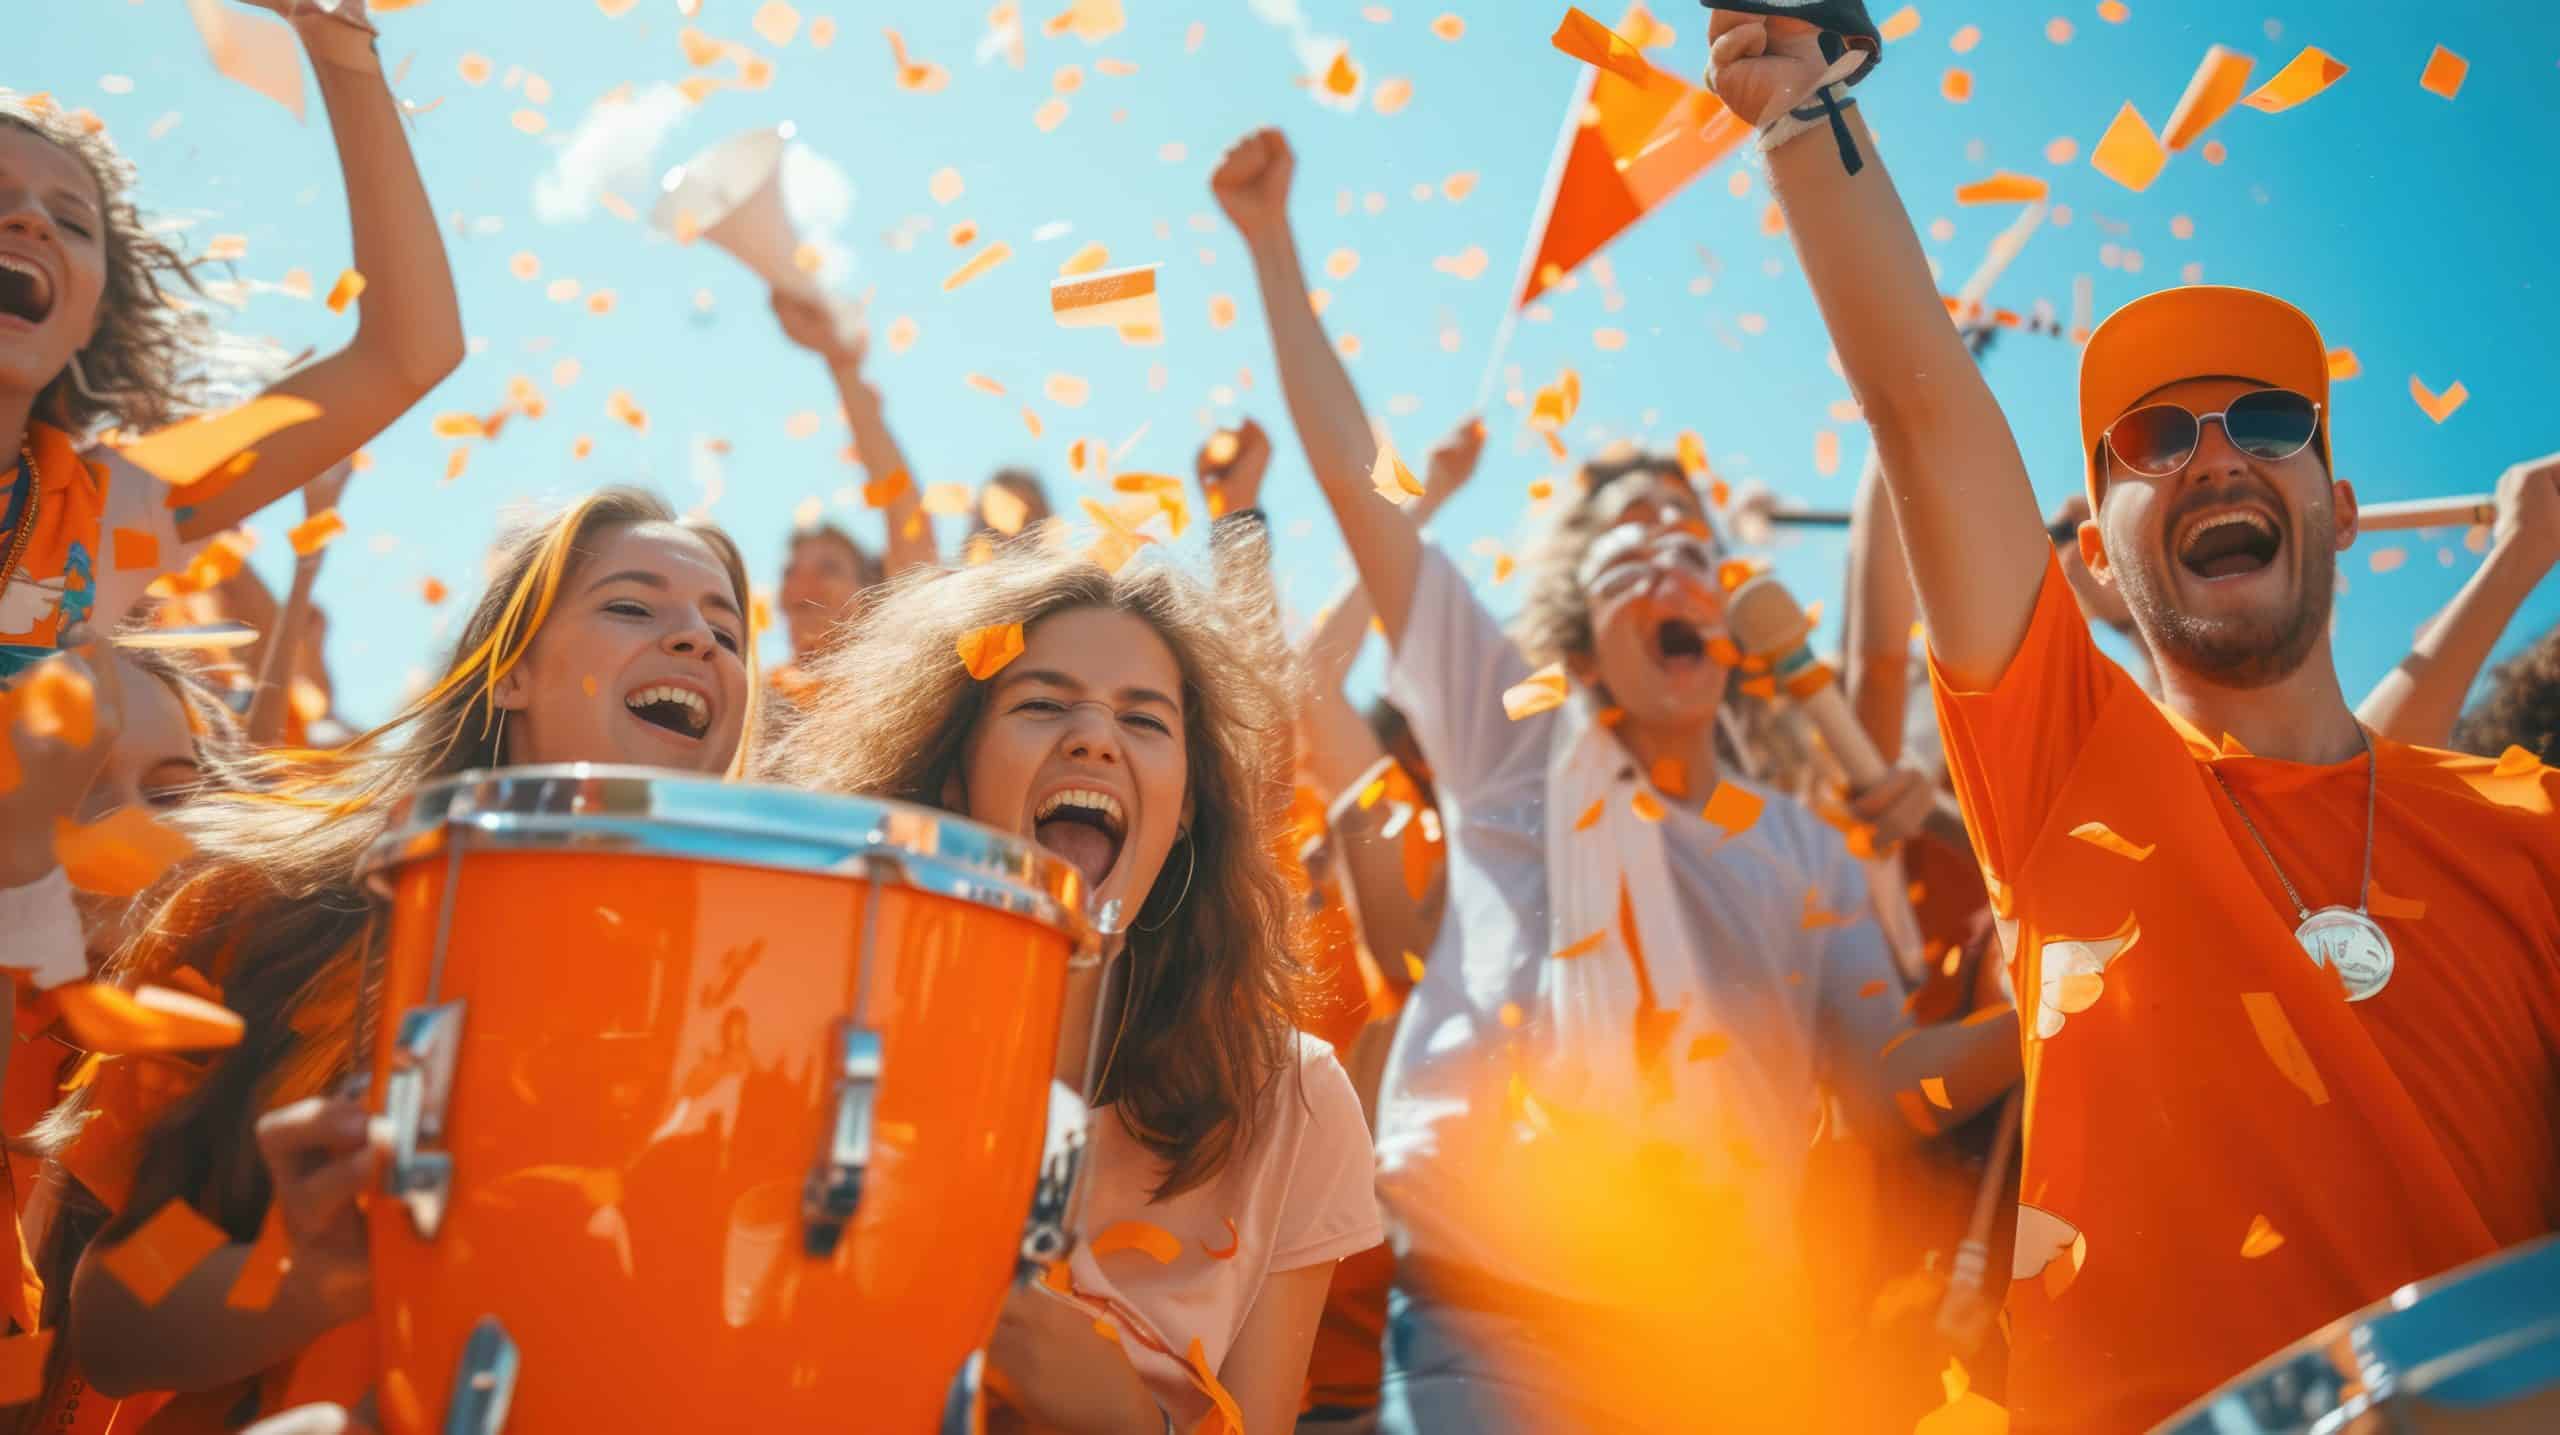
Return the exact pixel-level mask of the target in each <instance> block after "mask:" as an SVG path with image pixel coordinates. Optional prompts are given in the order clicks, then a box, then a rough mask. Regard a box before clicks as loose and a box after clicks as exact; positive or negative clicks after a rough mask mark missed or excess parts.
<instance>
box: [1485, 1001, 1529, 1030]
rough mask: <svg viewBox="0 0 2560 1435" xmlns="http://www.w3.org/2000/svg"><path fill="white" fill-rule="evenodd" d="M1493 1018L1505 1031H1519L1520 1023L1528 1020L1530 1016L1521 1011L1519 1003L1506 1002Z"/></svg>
mask: <svg viewBox="0 0 2560 1435" xmlns="http://www.w3.org/2000/svg"><path fill="white" fill-rule="evenodd" d="M1493 1016H1494V1020H1496V1021H1499V1022H1501V1023H1502V1026H1503V1029H1504V1030H1505V1031H1518V1030H1519V1029H1520V1023H1522V1022H1524V1021H1526V1020H1528V1014H1527V1013H1526V1012H1523V1011H1521V1010H1520V1004H1519V1003H1518V1002H1504V1003H1503V1004H1502V1005H1501V1007H1500V1008H1498V1009H1497V1010H1496V1011H1495V1012H1494V1014H1493Z"/></svg>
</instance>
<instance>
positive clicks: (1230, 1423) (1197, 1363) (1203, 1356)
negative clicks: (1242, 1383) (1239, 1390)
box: [1189, 1335, 1245, 1435]
mask: <svg viewBox="0 0 2560 1435" xmlns="http://www.w3.org/2000/svg"><path fill="white" fill-rule="evenodd" d="M1189 1359H1190V1361H1191V1381H1192V1383H1193V1384H1194V1385H1197V1386H1199V1387H1200V1393H1201V1394H1203V1395H1206V1396H1208V1397H1209V1403H1210V1404H1211V1405H1213V1406H1216V1407H1217V1415H1218V1419H1219V1420H1220V1421H1221V1422H1223V1423H1222V1424H1221V1425H1220V1426H1219V1429H1218V1431H1217V1435H1245V1426H1244V1410H1243V1408H1242V1407H1240V1406H1238V1405H1237V1404H1236V1399H1235V1397H1234V1396H1232V1395H1229V1394H1228V1393H1227V1388H1226V1387H1225V1386H1223V1385H1221V1384H1219V1383H1218V1376H1217V1373H1216V1372H1215V1371H1212V1370H1211V1369H1210V1368H1209V1353H1208V1350H1207V1348H1206V1347H1205V1346H1203V1345H1202V1344H1201V1341H1200V1337H1198V1336H1196V1335H1195V1336H1193V1337H1191V1349H1190V1352H1189ZM1208 1423H1209V1422H1208V1421H1206V1420H1203V1421H1201V1422H1200V1424H1198V1425H1196V1426H1193V1427H1192V1430H1193V1435H1203V1432H1205V1431H1206V1430H1207V1427H1208Z"/></svg>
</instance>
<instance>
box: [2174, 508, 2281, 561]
mask: <svg viewBox="0 0 2560 1435" xmlns="http://www.w3.org/2000/svg"><path fill="white" fill-rule="evenodd" d="M2283 547H2284V537H2283V534H2282V533H2281V532H2280V531H2279V530H2278V529H2277V528H2276V521H2275V520H2274V519H2273V518H2270V517H2269V516H2267V515H2266V514H2265V513H2263V512H2261V511H2260V510H2258V509H2255V508H2221V509H2215V510H2212V511H2210V512H2207V513H2206V514H2204V515H2203V516H2202V517H2199V518H2196V519H2193V520H2190V521H2189V522H2188V523H2187V525H2186V527H2185V529H2184V530H2183V531H2182V532H2181V533H2180V535H2179V538H2178V561H2179V562H2180V563H2182V564H2184V565H2185V566H2186V570H2187V571H2188V572H2189V573H2192V574H2194V575H2195V576H2196V577H2198V578H2237V577H2241V576H2243V575H2245V574H2250V573H2255V572H2258V571H2259V570H2261V569H2263V568H2265V567H2267V565H2269V564H2271V563H2273V562H2275V561H2276V554H2277V553H2279V552H2281V551H2282V550H2283Z"/></svg>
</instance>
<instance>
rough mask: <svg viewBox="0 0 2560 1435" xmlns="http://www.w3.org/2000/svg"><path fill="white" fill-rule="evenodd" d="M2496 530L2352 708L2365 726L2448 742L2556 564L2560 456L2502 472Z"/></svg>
mask: <svg viewBox="0 0 2560 1435" xmlns="http://www.w3.org/2000/svg"><path fill="white" fill-rule="evenodd" d="M2494 532H2495V534H2496V541H2495V544H2494V546H2492V547H2491V548H2490V550H2489V557H2488V559H2487V561H2485V562H2483V563H2482V564H2481V565H2480V567H2479V569H2478V571H2476V572H2474V573H2473V574H2472V575H2471V580H2470V581H2469V582H2467V583H2465V584H2463V585H2462V591H2461V592H2459V593H2456V594H2454V595H2453V601H2452V602H2450V603H2448V604H2446V605H2445V607H2444V611H2443V612H2440V613H2438V614H2436V615H2435V617H2434V618H2432V619H2430V620H2428V623H2427V626H2426V627H2425V628H2423V629H2421V630H2419V633H2418V642H2417V646H2416V647H2414V648H2412V649H2410V650H2409V656H2407V657H2406V658H2403V659H2401V660H2400V666H2398V667H2396V668H2393V669H2392V670H2391V671H2390V672H2388V673H2385V674H2384V675H2383V678H2382V681H2381V682H2378V683H2376V684H2374V685H2373V691H2372V692H2371V693H2369V694H2367V695H2366V697H2365V700H2364V704H2363V706H2361V707H2359V708H2357V709H2356V717H2357V718H2358V719H2359V720H2360V721H2362V722H2363V723H2364V725H2365V726H2366V727H2369V728H2372V729H2373V730H2374V731H2375V732H2378V733H2381V734H2382V735H2383V736H2385V737H2388V738H2393V739H2396V740H2398V741H2400V742H2408V743H2416V744H2418V745H2419V746H2421V747H2443V746H2446V745H2447V744H2449V743H2450V742H2452V741H2453V725H2454V723H2455V722H2456V721H2457V720H2459V719H2460V718H2461V716H2462V703H2463V699H2464V698H2465V697H2466V696H2468V695H2469V694H2470V692H2471V684H2472V680H2473V679H2475V678H2477V677H2479V676H2480V668H2481V665H2482V664H2484V663H2486V662H2488V661H2489V652H2490V650H2491V649H2493V648H2495V647H2496V646H2497V645H2498V635H2499V634H2501V633H2504V632H2505V631H2506V630H2507V624H2508V623H2510V622H2512V621H2514V619H2515V616H2516V610H2517V609H2519V608H2521V607H2523V606H2524V600H2525V598H2526V597H2527V596H2528V595H2529V594H2531V593H2532V592H2533V589H2534V585H2535V584H2537V583H2540V582H2541V581H2542V577H2543V575H2544V574H2546V573H2548V572H2550V571H2551V566H2552V564H2553V563H2555V562H2560V453H2555V454H2551V455H2549V456H2547V457H2544V458H2539V459H2536V460H2534V461H2533V462H2531V463H2520V464H2517V465H2516V466H2515V467H2513V468H2511V469H2508V470H2507V471H2506V472H2505V473H2504V474H2503V475H2501V476H2500V477H2499V479H2498V517H2497V522H2496V525H2495V528H2494Z"/></svg>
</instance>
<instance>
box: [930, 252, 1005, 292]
mask: <svg viewBox="0 0 2560 1435" xmlns="http://www.w3.org/2000/svg"><path fill="white" fill-rule="evenodd" d="M1012 257H1013V246H1012V245H1010V244H1007V243H1005V242H1004V241H1003V240H1001V239H999V240H996V241H994V242H993V243H991V244H989V245H988V246H987V247H986V248H984V249H981V250H979V251H978V252H977V253H975V254H973V255H971V256H969V260H968V262H967V263H965V264H963V265H961V266H960V267H959V268H957V269H954V270H952V271H951V275H950V277H949V278H947V279H944V280H943V281H942V292H943V293H945V294H948V293H950V292H951V291H952V290H954V289H957V288H959V287H960V286H961V285H963V284H966V283H968V282H969V281H970V280H972V279H975V278H977V277H978V276H979V275H981V274H984V273H986V272H987V271H988V270H990V269H993V268H995V267H996V266H997V265H999V264H1002V263H1003V262H1005V261H1006V260H1008V259H1010V258H1012Z"/></svg>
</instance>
